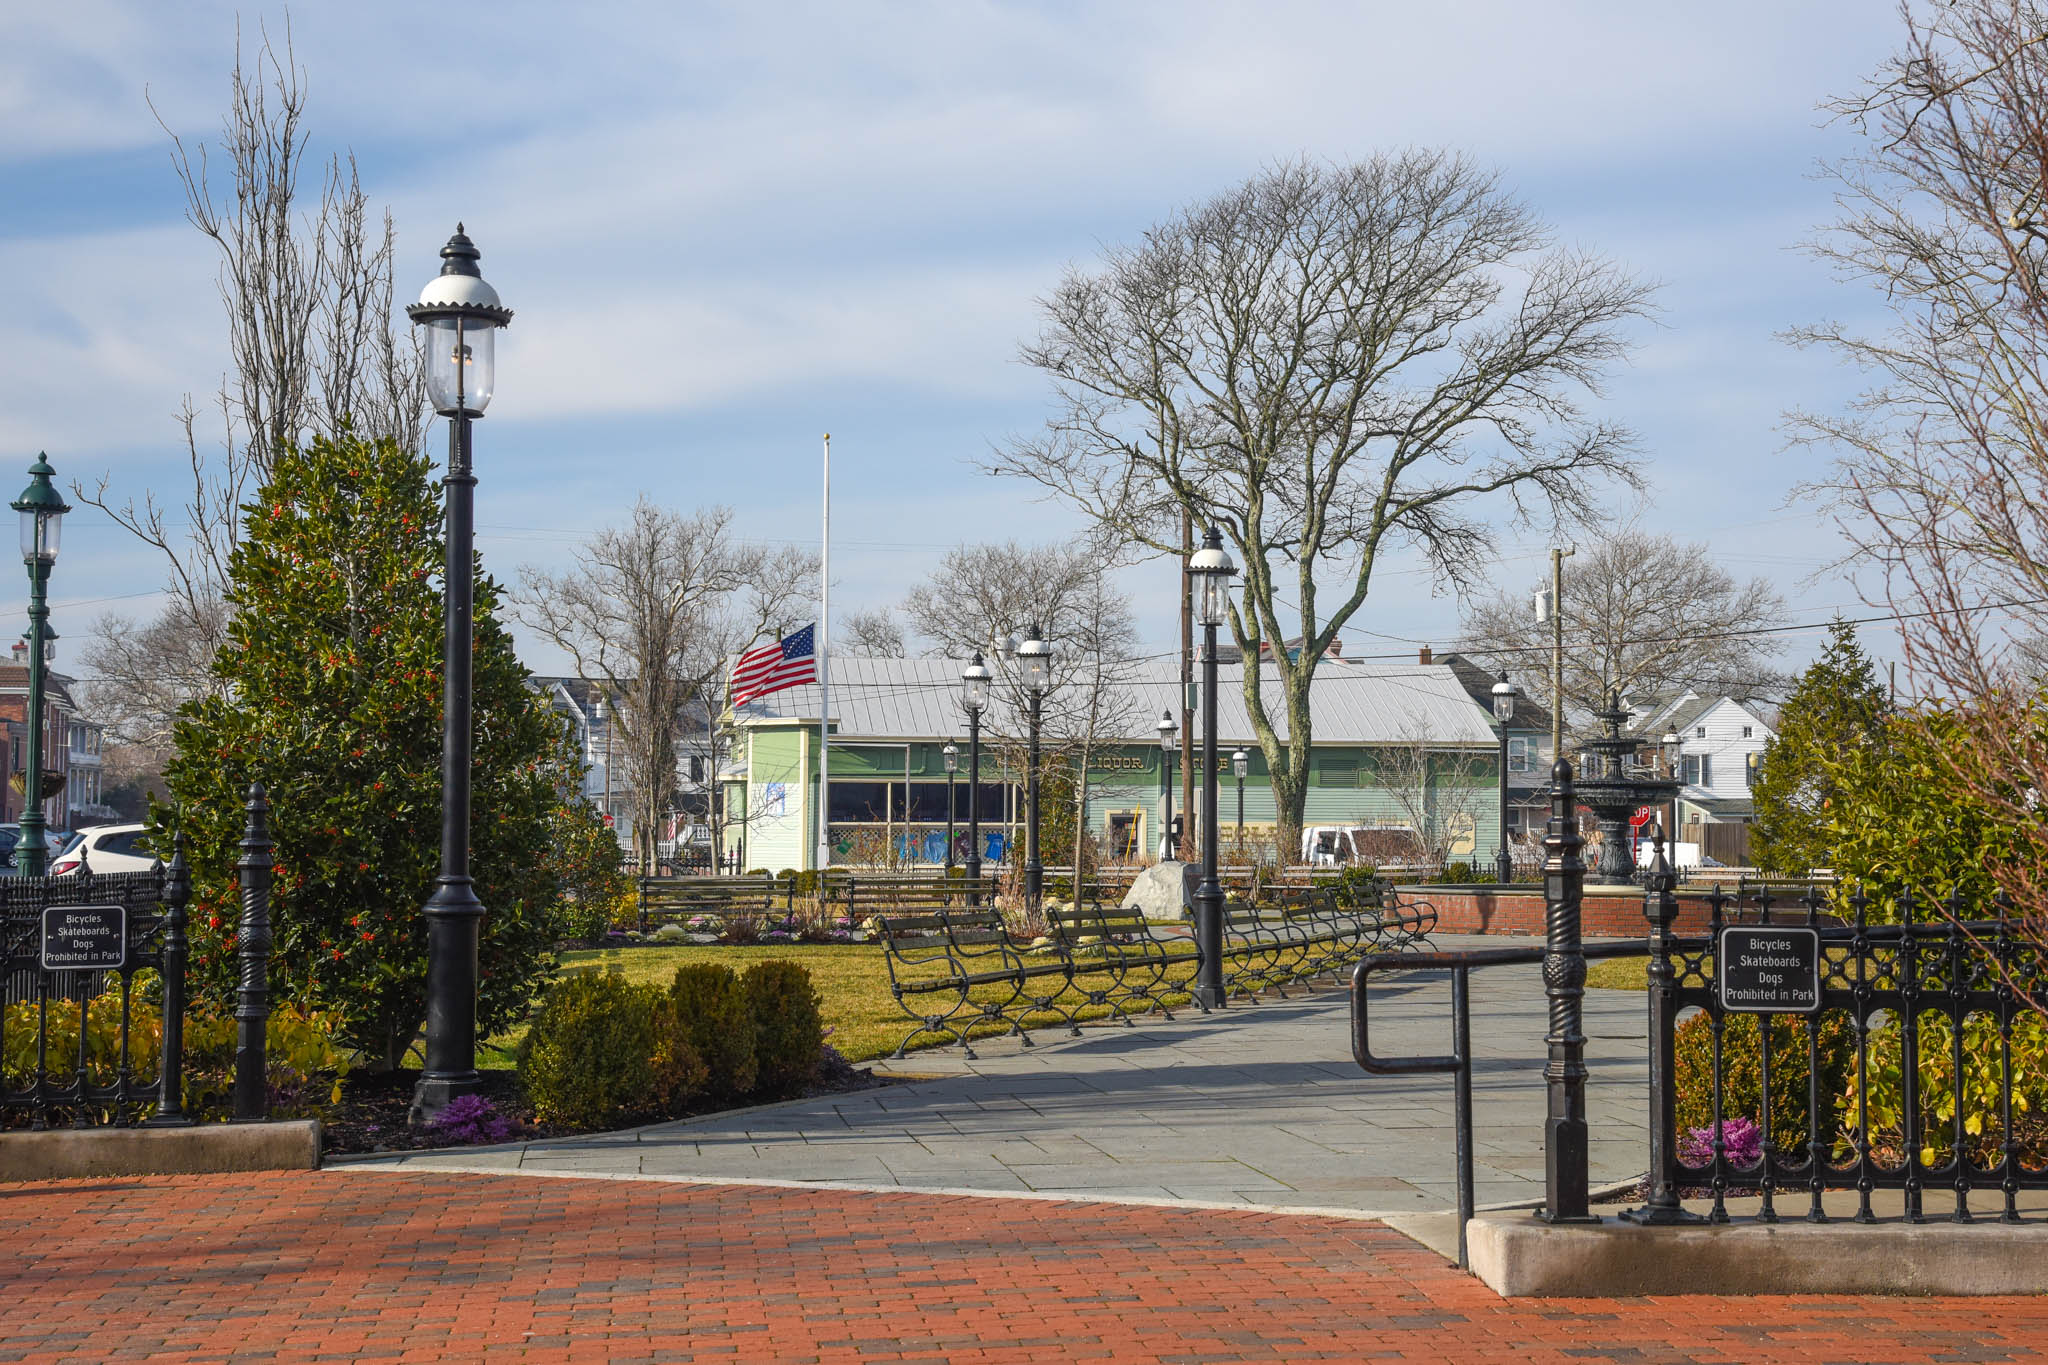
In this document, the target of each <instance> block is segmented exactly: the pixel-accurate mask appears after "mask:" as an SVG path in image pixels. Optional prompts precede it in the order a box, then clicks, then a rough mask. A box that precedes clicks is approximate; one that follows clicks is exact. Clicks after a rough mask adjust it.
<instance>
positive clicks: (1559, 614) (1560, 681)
mask: <svg viewBox="0 0 2048 1365" xmlns="http://www.w3.org/2000/svg"><path fill="white" fill-rule="evenodd" d="M1574 553H1576V551H1573V550H1555V549H1554V550H1552V551H1551V552H1550V761H1551V762H1552V763H1555V762H1557V761H1558V760H1559V759H1561V758H1563V757H1564V561H1565V557H1566V556H1567V555H1571V554H1574Z"/></svg>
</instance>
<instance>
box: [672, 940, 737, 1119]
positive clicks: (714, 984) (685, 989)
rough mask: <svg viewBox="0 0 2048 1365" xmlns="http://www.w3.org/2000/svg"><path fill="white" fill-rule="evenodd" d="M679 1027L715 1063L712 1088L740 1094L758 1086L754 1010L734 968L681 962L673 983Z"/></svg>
mask: <svg viewBox="0 0 2048 1365" xmlns="http://www.w3.org/2000/svg"><path fill="white" fill-rule="evenodd" d="M669 997H670V999H672V1000H673V1001H674V1002H675V1008H676V1018H677V1027H678V1028H680V1029H681V1030H682V1032H683V1036H684V1037H686V1038H688V1039H689V1041H690V1046H691V1047H693V1048H694V1049H696V1052H697V1055H698V1056H699V1057H701V1058H702V1059H703V1060H704V1064H705V1066H706V1067H707V1068H709V1076H708V1078H707V1081H706V1088H707V1089H708V1090H709V1091H710V1092H711V1094H713V1095H715V1096H717V1097H718V1098H720V1099H737V1098H738V1097H740V1096H742V1095H744V1094H746V1093H747V1092H748V1091H750V1090H752V1089H753V1088H754V1076H755V1064H754V1016H753V1013H752V1011H751V1010H750V1009H749V1008H748V1006H747V997H746V993H745V992H743V991H742V990H741V989H740V979H739V977H737V976H736V975H734V974H733V970H732V968H730V967H728V966H726V965H725V964H724V963H722V962H691V963H686V964H684V965H683V966H681V967H678V968H676V979H675V984H674V985H672V986H670V987H669Z"/></svg>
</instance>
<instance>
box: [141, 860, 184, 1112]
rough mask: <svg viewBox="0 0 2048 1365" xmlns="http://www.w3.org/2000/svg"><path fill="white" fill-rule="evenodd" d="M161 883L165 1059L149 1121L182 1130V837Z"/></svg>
mask: <svg viewBox="0 0 2048 1365" xmlns="http://www.w3.org/2000/svg"><path fill="white" fill-rule="evenodd" d="M163 875H164V882H163V915H164V939H163V967H162V976H163V988H164V1014H163V1055H162V1058H161V1060H160V1061H159V1063H158V1066H157V1098H156V1113H155V1115H154V1116H152V1117H151V1118H150V1120H149V1122H150V1124H151V1125H152V1126H155V1127H159V1128H174V1127H179V1128H181V1127H184V1126H186V1125H188V1124H190V1123H191V1122H192V1119H191V1117H190V1116H189V1115H188V1114H186V1112H185V958H186V953H187V944H186V940H185V907H186V906H187V905H188V904H190V902H191V899H192V874H191V872H190V870H189V869H188V868H187V867H186V865H185V833H184V831H183V830H180V831H179V832H178V833H177V834H176V835H174V836H172V839H171V861H170V863H169V864H168V865H166V866H165V868H164V874H163Z"/></svg>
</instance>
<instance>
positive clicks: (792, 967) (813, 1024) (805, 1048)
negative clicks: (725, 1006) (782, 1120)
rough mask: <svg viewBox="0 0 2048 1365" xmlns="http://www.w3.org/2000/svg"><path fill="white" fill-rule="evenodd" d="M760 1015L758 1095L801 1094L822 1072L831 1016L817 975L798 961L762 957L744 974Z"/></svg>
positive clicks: (750, 1004)
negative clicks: (822, 1006)
mask: <svg viewBox="0 0 2048 1365" xmlns="http://www.w3.org/2000/svg"><path fill="white" fill-rule="evenodd" d="M740 986H741V989H742V990H743V991H744V993H745V995H746V1001H747V1010H748V1012H749V1013H750V1014H751V1015H752V1016H753V1020H754V1057H755V1076H754V1094H755V1096H756V1097H757V1098H759V1099H771V1100H772V1099H786V1098H789V1097H791V1096H795V1095H801V1094H802V1093H803V1092H804V1090H805V1088H806V1087H807V1086H809V1085H810V1083H811V1081H812V1080H813V1079H815V1078H816V1076H817V1074H818V1062H819V1058H820V1055H821V1054H822V1053H823V1051H824V1048H825V1021H824V1016H823V1015H822V1014H820V1012H819V1008H818V1006H819V997H818V992H817V988H816V987H814V986H812V985H811V974H810V973H809V972H807V971H805V970H804V968H803V967H802V966H801V965H800V964H798V963H795V962H785V961H782V960H780V959H775V960H771V961H768V962H757V963H755V964H754V965H753V966H751V967H749V968H747V974H746V975H745V976H744V977H742V978H740Z"/></svg>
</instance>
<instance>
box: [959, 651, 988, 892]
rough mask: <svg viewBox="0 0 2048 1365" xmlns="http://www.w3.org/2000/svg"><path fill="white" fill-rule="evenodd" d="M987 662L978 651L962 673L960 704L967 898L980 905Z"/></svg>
mask: <svg viewBox="0 0 2048 1365" xmlns="http://www.w3.org/2000/svg"><path fill="white" fill-rule="evenodd" d="M988 681H989V672H988V665H987V664H985V663H983V662H982V661H981V651H979V650H976V651H975V654H974V661H973V662H972V663H970V664H968V665H967V667H966V668H964V669H962V670H961V672H960V707H961V709H962V710H964V711H966V712H967V898H968V903H969V904H970V905H979V904H981V713H982V712H983V711H984V710H986V709H987V707H988Z"/></svg>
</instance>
